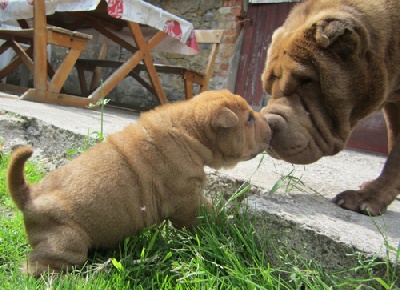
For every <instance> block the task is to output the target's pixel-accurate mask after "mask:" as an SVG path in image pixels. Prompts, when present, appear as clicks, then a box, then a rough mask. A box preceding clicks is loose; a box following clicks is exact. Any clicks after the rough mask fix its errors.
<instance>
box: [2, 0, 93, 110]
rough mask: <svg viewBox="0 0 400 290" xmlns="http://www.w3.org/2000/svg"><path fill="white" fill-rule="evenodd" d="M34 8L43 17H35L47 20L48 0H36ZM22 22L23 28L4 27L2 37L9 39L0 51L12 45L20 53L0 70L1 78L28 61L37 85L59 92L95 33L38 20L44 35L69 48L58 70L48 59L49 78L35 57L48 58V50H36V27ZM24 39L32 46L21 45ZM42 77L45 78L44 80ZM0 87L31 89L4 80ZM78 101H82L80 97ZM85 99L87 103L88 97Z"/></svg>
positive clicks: (54, 43) (49, 39) (48, 90)
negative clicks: (53, 67)
mask: <svg viewBox="0 0 400 290" xmlns="http://www.w3.org/2000/svg"><path fill="white" fill-rule="evenodd" d="M34 9H35V14H36V15H39V14H40V15H41V17H40V18H39V17H35V20H34V21H36V20H38V19H40V20H43V21H45V19H46V16H45V7H44V1H43V0H42V1H39V0H38V1H35V2H34ZM21 23H22V24H23V25H22V26H23V27H24V28H21V29H6V28H0V39H4V40H5V42H4V43H3V44H2V45H1V46H0V55H1V54H2V53H3V52H5V51H6V50H7V49H8V48H10V47H11V48H12V49H13V50H14V51H15V53H16V57H15V58H14V59H13V60H12V61H11V62H10V63H9V64H8V65H7V66H6V67H4V68H3V69H2V70H0V79H2V78H4V77H5V76H7V75H8V74H9V73H11V72H12V71H13V70H15V69H16V68H17V67H18V66H19V65H20V64H21V63H24V64H25V65H26V67H27V68H28V69H29V71H30V72H31V73H32V74H33V75H34V78H35V89H38V90H40V91H46V92H48V93H49V94H51V93H59V92H60V90H61V89H62V86H63V85H64V82H65V80H66V79H67V77H68V74H69V72H70V71H71V69H72V68H73V67H74V65H75V61H76V59H77V58H78V57H79V55H80V53H81V51H82V50H85V49H86V47H87V42H88V40H90V39H91V38H92V36H91V35H88V34H84V33H80V32H76V31H70V30H67V29H64V28H60V27H48V26H47V25H46V23H45V22H44V23H40V24H38V23H36V22H34V24H36V25H37V27H36V29H41V30H42V31H43V32H44V33H43V34H44V35H43V37H44V38H45V42H46V43H47V44H52V45H57V46H61V47H65V48H67V49H68V51H67V54H66V56H65V58H64V61H63V62H62V63H61V65H60V67H59V68H58V69H57V70H56V71H54V70H53V69H52V67H51V66H50V64H48V63H47V69H46V70H47V74H46V75H47V76H49V77H50V81H48V80H47V77H46V78H43V77H42V76H39V75H38V72H39V74H41V72H42V68H38V67H36V66H35V63H34V59H35V58H38V57H41V58H42V57H43V56H44V57H45V59H47V55H46V51H45V52H44V53H45V54H43V52H42V51H34V45H33V43H34V29H33V28H29V27H27V24H26V22H21ZM21 43H23V44H27V45H29V47H28V48H27V49H24V47H22V46H21ZM33 54H35V57H32V56H33ZM35 70H36V74H35ZM40 78H42V80H41V82H40ZM0 88H1V89H4V90H11V91H13V90H15V91H17V92H18V93H21V92H23V91H26V90H28V88H19V89H17V88H16V87H15V86H12V85H10V86H7V84H4V83H2V84H1V86H0ZM34 94H35V93H34ZM45 94H47V93H45ZM78 103H80V102H79V101H78ZM84 103H87V101H85V102H84ZM74 104H75V102H74V101H72V103H71V104H70V105H74Z"/></svg>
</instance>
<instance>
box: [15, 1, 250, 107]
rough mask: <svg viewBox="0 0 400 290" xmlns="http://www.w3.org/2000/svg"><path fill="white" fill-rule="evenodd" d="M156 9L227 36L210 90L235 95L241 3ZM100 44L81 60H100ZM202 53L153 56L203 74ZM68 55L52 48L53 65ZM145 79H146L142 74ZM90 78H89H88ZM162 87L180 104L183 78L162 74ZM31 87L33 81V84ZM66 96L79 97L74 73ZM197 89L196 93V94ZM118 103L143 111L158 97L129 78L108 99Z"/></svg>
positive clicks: (121, 55) (116, 55)
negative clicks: (143, 108) (224, 91)
mask: <svg viewBox="0 0 400 290" xmlns="http://www.w3.org/2000/svg"><path fill="white" fill-rule="evenodd" d="M148 2H150V3H152V4H153V5H155V6H158V7H161V8H163V9H165V10H167V11H169V12H171V13H173V14H175V15H177V16H179V17H181V18H183V19H186V20H188V21H190V22H191V23H192V24H193V26H194V28H195V29H222V30H224V34H223V37H222V43H221V46H220V51H219V53H218V55H217V59H216V63H215V65H214V72H213V76H212V79H211V82H210V85H209V89H221V88H229V89H230V90H231V91H233V89H234V87H235V79H236V69H237V66H238V59H239V58H238V53H239V51H240V47H241V37H240V33H241V22H240V19H241V18H240V16H241V15H243V11H244V6H245V5H244V4H243V1H242V0H239V1H237V0H234V1H224V0H215V1H209V0H201V1H198V0H186V1H180V0H149V1H148ZM100 48H101V44H98V45H95V46H94V47H93V46H92V47H90V48H89V49H88V50H87V51H85V52H83V53H82V55H81V57H82V58H97V56H98V53H99V51H100ZM199 48H200V53H199V54H198V55H195V56H183V55H178V54H172V53H161V52H157V53H156V52H153V53H152V56H153V60H154V61H155V62H157V63H165V64H174V65H184V66H188V67H191V68H195V69H198V70H200V71H202V70H203V68H204V66H205V64H206V63H207V57H208V55H209V45H207V44H201V45H199ZM64 54H65V50H64V49H62V48H53V49H52V52H51V63H52V64H53V66H55V67H57V65H58V63H59V62H60V60H61V59H62V57H63V56H64ZM129 56H130V53H129V52H128V51H126V50H125V49H123V48H120V47H110V48H109V49H108V52H107V57H106V58H107V59H112V60H118V61H124V60H126V59H127V58H128V57H129ZM112 72H113V69H107V68H103V70H102V79H105V78H106V77H107V76H109V75H110V74H111V73H112ZM19 75H20V73H17V74H15V75H14V76H10V77H9V78H8V79H7V81H8V82H11V83H18V82H19ZM142 76H143V77H144V78H146V77H147V74H146V73H145V72H142ZM87 77H88V78H89V77H90V74H87ZM160 79H161V84H162V86H163V89H164V91H165V94H166V96H167V98H168V100H169V101H171V102H174V101H179V100H182V99H183V98H184V87H183V81H182V78H181V77H180V76H176V75H165V74H164V75H163V74H160ZM30 83H32V81H31V80H30ZM65 89H66V91H67V92H70V93H74V94H78V95H79V94H80V89H79V82H78V78H77V75H76V73H75V71H74V73H73V74H71V76H69V78H68V80H67V81H66V84H65ZM197 89H198V88H196V91H195V92H194V93H197V92H198V90H197ZM107 97H108V98H111V99H113V100H115V101H117V102H122V103H129V104H132V105H135V106H140V107H153V106H154V105H156V104H157V101H156V99H155V97H154V96H153V95H152V94H151V93H149V92H148V91H147V90H146V89H145V88H144V87H143V86H141V85H140V84H138V83H137V82H136V81H135V80H134V79H133V78H130V77H128V78H126V79H125V80H123V81H122V83H120V84H119V85H118V87H117V88H116V89H114V90H113V91H112V92H111V93H110V94H109V95H108V96H107Z"/></svg>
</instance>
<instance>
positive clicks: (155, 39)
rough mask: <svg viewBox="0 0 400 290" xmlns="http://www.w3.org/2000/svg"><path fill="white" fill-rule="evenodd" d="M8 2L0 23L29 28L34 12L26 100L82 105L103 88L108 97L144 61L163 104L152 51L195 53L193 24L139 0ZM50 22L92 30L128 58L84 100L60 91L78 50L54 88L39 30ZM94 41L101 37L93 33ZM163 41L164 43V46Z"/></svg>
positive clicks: (96, 97) (1, 9)
mask: <svg viewBox="0 0 400 290" xmlns="http://www.w3.org/2000/svg"><path fill="white" fill-rule="evenodd" d="M6 2H7V5H3V6H0V22H7V21H10V20H15V19H18V20H19V24H20V25H21V26H28V25H29V19H31V18H32V17H33V15H34V14H33V11H35V17H34V18H33V25H34V28H35V29H34V36H33V42H34V49H33V50H34V60H35V61H34V88H33V89H29V90H28V91H26V92H25V93H24V94H23V95H22V96H21V99H24V100H30V101H36V102H48V103H57V104H62V105H71V106H80V107H85V106H87V105H88V104H89V103H96V102H97V101H98V100H99V99H100V98H101V97H102V94H103V92H104V95H107V94H108V93H109V92H110V91H111V90H112V89H113V88H115V87H116V86H117V85H118V83H119V82H121V81H122V80H123V79H124V78H125V77H126V76H127V75H128V74H129V73H130V72H131V71H132V70H133V69H134V68H135V66H137V65H138V64H139V63H141V62H143V63H144V65H145V66H146V68H147V71H148V73H149V77H150V81H151V84H152V86H153V88H154V91H155V92H156V94H157V97H158V99H159V101H160V103H161V104H164V103H166V102H167V99H166V97H165V94H164V91H163V89H162V87H161V84H160V80H159V78H158V75H157V73H156V70H155V68H154V64H153V62H152V58H151V55H150V52H151V51H152V50H154V49H157V47H161V49H162V48H163V47H164V48H165V47H169V48H171V49H172V50H173V51H174V52H178V53H182V54H195V53H197V44H196V40H195V37H194V33H193V26H192V25H191V23H189V22H187V21H185V20H183V19H181V18H179V17H177V16H175V15H173V14H171V13H168V12H166V11H164V10H162V9H160V8H157V7H155V6H153V5H151V4H148V3H146V2H144V1H141V0H107V1H105V0H102V1H100V0H81V1H74V0H51V1H50V0H46V1H43V0H36V1H34V7H33V8H32V5H30V4H29V3H30V2H32V1H28V0H8V1H6ZM43 11H45V13H43ZM45 14H47V16H46V15H45ZM48 25H53V26H56V27H61V28H64V29H68V30H69V31H83V32H85V33H88V34H92V32H93V33H94V34H98V35H101V36H102V37H103V38H106V39H107V40H108V41H111V42H112V43H114V44H116V45H119V46H122V47H124V48H125V49H127V50H128V51H130V52H131V53H132V56H131V57H130V58H129V59H128V60H127V61H126V62H125V63H124V64H123V65H122V66H121V67H119V68H118V69H116V71H115V72H114V73H113V74H112V75H110V77H108V78H107V79H106V80H105V81H104V83H103V87H102V88H101V87H98V88H97V89H96V90H95V91H94V92H93V93H92V94H91V95H90V96H89V97H88V98H82V97H79V96H74V95H67V94H61V93H60V89H61V88H62V85H63V83H64V81H65V79H66V77H67V75H68V74H69V72H70V70H71V69H72V67H73V65H74V63H75V61H76V58H77V57H78V56H79V54H78V55H76V54H75V55H74V56H73V57H69V58H66V59H65V60H64V61H63V63H62V64H61V65H60V67H63V68H64V71H63V76H62V77H59V81H58V83H57V86H54V82H53V81H50V82H49V81H48V76H47V71H48V68H47V66H48V63H47V50H46V46H47V44H48V38H47V34H46V33H43V31H45V30H46V27H47V26H48ZM143 27H145V28H143ZM149 30H151V31H152V32H153V34H151V36H150V37H147V36H146V37H145V34H144V33H143V31H146V32H148V31H149ZM93 41H101V40H99V38H96V37H94V38H93ZM163 42H165V43H167V45H165V44H164V45H163V44H162V43H163ZM65 68H66V69H65ZM60 82H61V83H60ZM49 84H50V85H49Z"/></svg>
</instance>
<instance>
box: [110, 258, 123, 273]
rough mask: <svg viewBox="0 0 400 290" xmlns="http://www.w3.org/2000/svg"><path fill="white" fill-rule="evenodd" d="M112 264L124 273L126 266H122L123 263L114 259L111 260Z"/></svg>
mask: <svg viewBox="0 0 400 290" xmlns="http://www.w3.org/2000/svg"><path fill="white" fill-rule="evenodd" d="M111 263H112V264H113V265H114V267H115V268H117V270H118V271H120V272H122V271H124V266H122V264H121V262H118V261H117V259H115V258H113V259H112V260H111Z"/></svg>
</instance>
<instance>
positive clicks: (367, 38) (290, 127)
mask: <svg viewBox="0 0 400 290" xmlns="http://www.w3.org/2000/svg"><path fill="white" fill-rule="evenodd" d="M399 15H400V1H398V0H389V1H384V0H365V1H358V0H308V1H305V2H304V3H301V4H298V5H296V6H295V7H294V9H293V10H292V11H291V13H290V14H289V16H288V18H287V20H286V21H285V23H284V24H283V26H282V27H280V28H278V29H277V30H276V31H275V32H274V34H273V36H272V43H271V45H270V47H269V50H268V56H267V61H266V65H265V70H264V72H263V74H262V82H263V87H264V89H265V91H266V92H267V93H268V94H269V95H270V96H271V98H270V100H269V102H268V105H267V106H266V107H265V108H263V110H262V111H261V114H262V115H263V116H264V117H265V118H266V120H267V121H268V123H269V125H270V126H271V129H272V132H273V133H272V134H273V135H272V140H271V143H270V149H269V150H270V153H271V155H272V156H273V157H276V158H280V159H283V160H286V161H288V162H292V163H297V164H309V163H312V162H316V161H317V160H318V159H320V158H321V157H323V156H328V155H334V154H336V153H338V152H339V151H341V150H342V149H343V148H344V147H345V145H346V143H347V140H348V138H349V136H350V134H351V132H352V130H353V129H354V128H355V126H356V125H357V123H358V122H359V121H360V120H361V119H363V118H365V117H366V116H368V115H369V114H371V113H373V112H375V111H378V110H383V111H384V113H385V119H386V123H387V127H388V132H389V135H388V141H389V142H388V143H389V148H388V149H389V152H390V153H389V156H388V159H387V162H386V164H385V166H384V168H383V170H382V173H381V175H380V176H379V177H378V178H377V179H376V180H374V181H371V182H367V183H364V184H363V185H362V186H361V187H360V189H359V190H347V191H344V192H342V193H340V194H338V195H337V196H336V198H335V199H334V202H335V203H336V204H338V205H339V206H341V207H343V208H345V209H349V210H353V211H356V212H361V213H370V214H372V215H378V214H380V213H382V212H384V211H385V210H386V209H387V207H388V206H389V204H390V203H391V202H392V201H393V200H394V199H395V198H396V196H397V195H398V194H399V192H400V144H399V141H400V140H398V141H397V142H396V139H397V136H398V134H399V132H400V103H399V102H400V34H399V33H398V27H399V26H400V16H399Z"/></svg>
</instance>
